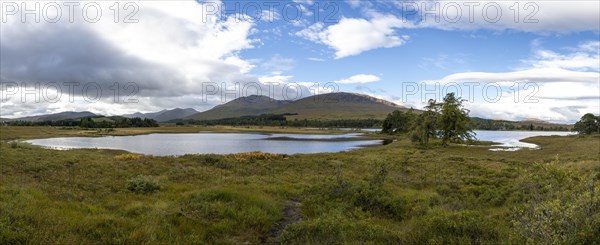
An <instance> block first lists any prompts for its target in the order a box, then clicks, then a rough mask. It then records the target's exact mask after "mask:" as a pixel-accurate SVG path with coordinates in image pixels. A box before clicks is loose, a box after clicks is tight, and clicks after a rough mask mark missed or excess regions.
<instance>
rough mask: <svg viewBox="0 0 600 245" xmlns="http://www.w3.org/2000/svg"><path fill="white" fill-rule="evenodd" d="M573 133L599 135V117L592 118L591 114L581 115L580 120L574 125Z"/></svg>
mask: <svg viewBox="0 0 600 245" xmlns="http://www.w3.org/2000/svg"><path fill="white" fill-rule="evenodd" d="M573 131H576V132H577V133H578V134H580V135H589V134H600V116H594V114H592V113H587V114H585V115H583V116H582V117H581V120H579V122H577V123H575V126H574V127H573Z"/></svg>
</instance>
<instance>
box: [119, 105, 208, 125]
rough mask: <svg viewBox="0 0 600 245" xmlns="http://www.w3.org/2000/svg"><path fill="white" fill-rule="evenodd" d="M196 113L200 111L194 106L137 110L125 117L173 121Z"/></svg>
mask: <svg viewBox="0 0 600 245" xmlns="http://www.w3.org/2000/svg"><path fill="white" fill-rule="evenodd" d="M196 113H198V111H196V110H194V109H193V108H186V109H181V108H175V109H173V110H162V111H158V112H150V113H141V112H136V113H133V114H127V115H123V117H128V118H134V117H139V118H148V119H154V120H156V121H159V122H167V121H171V120H174V119H180V118H184V117H187V116H190V115H194V114H196Z"/></svg>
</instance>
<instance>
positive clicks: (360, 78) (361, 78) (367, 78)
mask: <svg viewBox="0 0 600 245" xmlns="http://www.w3.org/2000/svg"><path fill="white" fill-rule="evenodd" d="M379 80H381V78H379V77H378V76H375V75H370V74H358V75H354V76H351V77H349V78H346V79H342V80H337V81H334V83H339V84H353V83H372V82H377V81H379Z"/></svg>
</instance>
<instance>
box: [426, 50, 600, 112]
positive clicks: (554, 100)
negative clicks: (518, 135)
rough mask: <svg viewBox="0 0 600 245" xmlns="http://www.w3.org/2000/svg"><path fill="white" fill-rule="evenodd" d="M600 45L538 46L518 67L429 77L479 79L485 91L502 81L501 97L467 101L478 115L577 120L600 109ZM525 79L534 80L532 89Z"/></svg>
mask: <svg viewBox="0 0 600 245" xmlns="http://www.w3.org/2000/svg"><path fill="white" fill-rule="evenodd" d="M598 46H599V45H598V42H597V41H592V42H585V43H582V44H581V45H578V46H577V47H569V48H565V49H564V50H568V51H570V52H569V53H559V52H555V51H551V50H546V49H541V48H539V47H536V50H534V54H533V56H532V57H531V58H529V59H526V60H523V64H522V66H521V67H519V68H518V69H516V70H514V71H507V72H463V73H455V74H451V75H448V76H446V77H444V78H442V79H440V80H432V81H426V82H427V83H435V82H439V83H441V84H449V83H458V84H463V83H464V82H476V83H479V84H480V85H481V86H479V89H480V90H479V91H476V93H479V92H481V94H482V96H483V94H484V92H483V91H481V90H482V89H481V88H482V86H483V85H484V84H486V83H497V84H498V85H499V86H501V87H502V90H503V94H502V96H501V97H500V99H499V100H498V101H495V99H489V98H488V99H487V100H486V99H485V98H483V99H482V98H479V101H477V100H476V101H475V102H474V103H469V104H468V106H467V107H468V108H469V109H470V110H471V112H472V115H474V116H480V117H487V118H501V119H509V120H521V119H524V118H539V119H542V120H548V121H558V122H574V121H577V120H578V119H579V117H581V115H582V114H585V113H594V114H598V113H600V104H599V102H600V72H599V69H600V68H599V66H600V65H599V62H600V54H599V53H598V49H596V47H598ZM525 82H528V83H531V84H532V85H534V86H533V87H529V89H527V90H526V89H524V83H525ZM516 83H520V85H521V86H520V87H519V88H518V89H516V87H512V88H511V87H510V86H514V85H515V84H516ZM515 89H516V90H517V93H515V91H514V90H515ZM492 91H493V89H492ZM463 92H465V90H463ZM492 94H493V92H492ZM491 97H493V96H491ZM515 98H516V101H515Z"/></svg>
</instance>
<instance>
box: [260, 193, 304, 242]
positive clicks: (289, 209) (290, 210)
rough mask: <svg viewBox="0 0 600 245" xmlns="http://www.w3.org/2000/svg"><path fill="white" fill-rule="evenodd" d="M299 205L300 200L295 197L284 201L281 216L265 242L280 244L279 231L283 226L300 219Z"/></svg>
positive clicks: (281, 230)
mask: <svg viewBox="0 0 600 245" xmlns="http://www.w3.org/2000/svg"><path fill="white" fill-rule="evenodd" d="M300 205H301V202H300V200H299V199H296V198H294V199H290V200H286V201H285V202H284V204H283V206H284V208H283V217H282V219H281V220H280V221H279V222H277V223H276V224H275V225H274V226H273V228H272V229H271V236H270V237H269V239H268V240H267V242H266V243H267V244H280V243H281V241H280V237H281V233H282V232H283V230H284V229H285V227H286V226H287V225H289V224H292V223H295V222H298V221H300V220H302V217H301V216H300Z"/></svg>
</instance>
